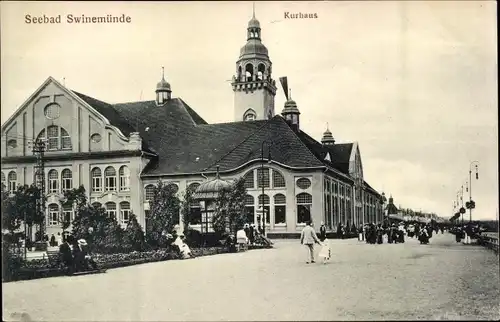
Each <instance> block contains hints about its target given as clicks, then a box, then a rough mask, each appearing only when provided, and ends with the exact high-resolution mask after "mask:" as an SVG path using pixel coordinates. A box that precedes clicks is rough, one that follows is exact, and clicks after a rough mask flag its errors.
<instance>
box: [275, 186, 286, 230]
mask: <svg viewBox="0 0 500 322" xmlns="http://www.w3.org/2000/svg"><path fill="white" fill-rule="evenodd" d="M274 223H275V224H286V197H285V195H283V194H281V193H280V194H277V195H275V196H274Z"/></svg>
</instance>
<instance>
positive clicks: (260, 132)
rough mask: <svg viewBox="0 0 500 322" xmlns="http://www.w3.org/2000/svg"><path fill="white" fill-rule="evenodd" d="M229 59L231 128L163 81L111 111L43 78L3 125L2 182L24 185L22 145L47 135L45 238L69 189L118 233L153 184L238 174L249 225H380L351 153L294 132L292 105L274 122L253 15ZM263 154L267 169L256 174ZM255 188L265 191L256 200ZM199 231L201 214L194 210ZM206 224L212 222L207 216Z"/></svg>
mask: <svg viewBox="0 0 500 322" xmlns="http://www.w3.org/2000/svg"><path fill="white" fill-rule="evenodd" d="M247 31H248V33H247V35H248V36H247V43H246V44H245V46H243V47H242V48H241V51H240V55H239V58H238V60H237V62H236V71H235V76H234V77H233V82H232V88H233V91H234V95H235V100H234V117H235V119H234V122H230V123H219V124H208V123H207V122H206V121H205V120H204V119H203V118H202V117H201V116H200V115H199V114H197V113H196V112H195V111H194V110H193V109H192V108H191V107H190V106H189V105H188V104H187V103H186V102H185V101H184V100H183V99H181V98H176V97H173V96H172V88H171V85H170V84H169V83H168V82H167V81H166V80H165V77H162V79H161V81H160V82H159V83H158V84H157V86H156V88H155V94H156V99H155V100H151V101H140V102H130V103H118V104H110V103H106V102H103V101H101V100H97V99H95V98H92V97H90V96H87V95H84V94H82V93H79V92H76V91H73V90H70V89H68V88H66V87H65V86H63V85H61V84H60V83H59V82H57V81H56V80H55V79H53V78H52V77H49V78H48V79H47V80H46V81H45V82H44V83H43V84H42V85H41V86H40V87H39V88H38V89H37V90H36V91H35V92H34V93H33V94H32V95H31V96H30V97H29V98H28V99H27V100H26V102H25V103H24V104H22V105H21V106H20V107H19V108H18V110H17V111H16V112H15V113H14V115H13V116H12V117H11V118H10V119H9V120H8V121H7V122H6V123H5V124H4V125H3V126H2V129H1V131H2V144H1V149H2V150H1V155H2V165H1V170H2V173H1V175H2V183H4V184H5V185H6V186H7V187H9V189H11V190H13V189H14V188H15V187H16V185H18V184H31V183H32V182H33V178H34V162H35V158H34V156H33V153H32V151H31V148H30V147H29V145H28V143H29V142H31V141H33V139H35V140H36V139H41V138H44V139H46V142H47V151H46V153H45V161H46V166H45V169H46V170H45V178H46V189H47V193H48V201H47V222H46V224H47V233H48V234H49V235H50V234H51V233H55V232H58V231H60V224H59V223H58V222H57V218H58V216H59V214H61V213H65V214H66V215H68V216H73V209H70V208H67V209H66V208H62V206H61V202H60V198H61V196H62V192H63V191H64V190H67V189H71V188H76V187H78V186H79V185H84V186H85V188H86V190H87V192H88V196H89V199H90V201H91V203H98V204H100V205H102V206H103V207H104V208H105V209H106V211H107V213H108V214H109V215H110V216H114V217H115V218H117V220H118V222H119V223H121V224H122V225H126V224H127V222H128V220H129V215H130V213H131V212H133V213H134V214H136V215H137V217H138V220H139V222H140V223H141V225H142V226H143V227H145V220H146V213H147V212H148V209H149V203H148V201H149V200H150V199H151V197H152V193H153V187H154V185H155V184H156V183H157V182H158V180H163V181H165V182H169V183H171V184H174V185H175V186H176V189H177V190H178V193H179V195H181V194H182V192H183V191H185V190H186V189H196V187H197V186H198V185H199V184H200V183H202V182H204V181H205V180H206V179H207V178H214V176H215V173H216V167H217V166H220V175H221V177H222V178H223V179H232V178H237V177H242V176H243V177H245V180H246V181H245V182H246V187H247V189H248V195H247V198H246V214H247V217H248V221H249V222H255V221H256V214H257V212H258V209H259V207H260V206H261V205H262V204H264V209H266V211H267V213H268V216H267V218H266V222H267V223H266V227H267V229H266V230H267V231H269V232H271V233H297V232H300V230H301V229H302V227H303V226H304V224H305V222H306V221H307V220H309V219H312V220H313V222H315V223H316V224H317V225H319V223H320V222H321V221H324V222H325V224H326V225H327V227H328V228H329V229H331V230H335V227H336V226H337V225H338V224H339V223H342V224H344V225H345V224H349V225H352V224H353V223H354V224H355V225H356V226H358V225H360V224H362V223H363V222H380V221H381V220H382V219H383V218H382V217H383V206H382V200H383V198H382V196H381V195H380V194H379V193H378V192H377V191H376V190H375V189H373V188H372V187H371V186H370V185H369V184H368V183H367V182H366V181H365V180H364V177H363V167H362V162H361V154H360V149H359V145H358V144H357V143H356V142H354V143H342V144H338V143H336V142H335V140H334V138H333V135H332V133H331V132H330V130H329V129H327V130H326V131H325V133H324V135H323V137H322V138H321V142H318V141H316V140H315V139H314V138H312V137H310V136H309V135H308V134H307V133H305V132H304V131H302V130H301V128H300V114H301V113H300V111H299V108H298V105H297V103H296V102H295V101H293V100H292V99H291V97H289V100H287V102H286V103H285V106H284V109H283V110H282V112H281V115H275V111H274V108H275V107H274V97H275V94H276V83H275V81H274V80H273V79H272V64H271V61H270V59H269V56H268V50H267V48H266V47H265V46H264V45H263V44H262V42H261V29H260V24H259V22H258V20H257V19H255V17H253V18H252V20H250V22H249V24H248V28H247ZM262 155H263V159H264V167H262V165H263V163H262ZM262 186H264V194H262ZM191 210H192V212H193V214H194V217H195V218H196V219H195V220H194V221H193V222H192V223H191V227H193V228H195V229H199V228H200V223H201V220H202V216H201V212H200V206H199V205H198V204H193V205H192V207H191ZM207 220H208V221H209V220H210V218H208V219H207Z"/></svg>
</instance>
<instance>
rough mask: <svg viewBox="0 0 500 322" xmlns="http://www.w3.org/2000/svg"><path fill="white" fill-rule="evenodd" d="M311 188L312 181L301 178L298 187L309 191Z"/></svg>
mask: <svg viewBox="0 0 500 322" xmlns="http://www.w3.org/2000/svg"><path fill="white" fill-rule="evenodd" d="M310 186H311V180H309V179H307V178H300V179H299V180H297V187H299V188H300V189H303V190H305V189H307V188H309V187H310Z"/></svg>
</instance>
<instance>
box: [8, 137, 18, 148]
mask: <svg viewBox="0 0 500 322" xmlns="http://www.w3.org/2000/svg"><path fill="white" fill-rule="evenodd" d="M7 146H8V147H9V149H15V148H17V141H16V140H15V139H10V140H9V141H7Z"/></svg>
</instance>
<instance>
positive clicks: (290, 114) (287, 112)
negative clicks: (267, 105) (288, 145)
mask: <svg viewBox="0 0 500 322" xmlns="http://www.w3.org/2000/svg"><path fill="white" fill-rule="evenodd" d="M288 97H289V99H288V100H287V101H286V102H285V108H284V109H283V111H281V115H282V116H283V118H284V119H285V121H286V122H287V123H288V125H290V127H291V128H292V129H293V130H294V131H295V132H298V131H299V130H300V121H299V116H300V111H299V108H298V107H297V103H296V102H295V101H294V100H292V90H290V94H289V96H288Z"/></svg>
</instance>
